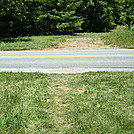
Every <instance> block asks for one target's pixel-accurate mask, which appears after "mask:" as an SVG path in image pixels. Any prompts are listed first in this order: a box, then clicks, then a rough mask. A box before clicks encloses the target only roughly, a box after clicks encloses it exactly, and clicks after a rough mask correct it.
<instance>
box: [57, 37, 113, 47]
mask: <svg viewBox="0 0 134 134" xmlns="http://www.w3.org/2000/svg"><path fill="white" fill-rule="evenodd" d="M57 48H88V49H96V48H105V49H106V48H115V47H113V46H112V45H105V41H103V40H101V39H100V38H86V37H84V38H70V39H66V42H64V43H61V44H60V45H59V46H58V47H57Z"/></svg>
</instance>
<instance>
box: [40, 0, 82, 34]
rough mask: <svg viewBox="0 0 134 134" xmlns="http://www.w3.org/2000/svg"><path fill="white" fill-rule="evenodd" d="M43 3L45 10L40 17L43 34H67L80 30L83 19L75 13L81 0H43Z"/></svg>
mask: <svg viewBox="0 0 134 134" xmlns="http://www.w3.org/2000/svg"><path fill="white" fill-rule="evenodd" d="M43 4H44V8H45V9H44V10H42V11H44V12H42V13H41V14H40V15H39V17H38V26H39V29H40V31H41V32H42V33H43V34H67V33H72V32H75V31H77V30H80V27H81V24H82V19H81V18H80V17H78V16H76V15H75V12H76V9H77V7H78V6H79V4H80V2H79V1H78V2H77V1H76V0H51V1H49V2H44V1H43ZM50 9H51V10H50Z"/></svg>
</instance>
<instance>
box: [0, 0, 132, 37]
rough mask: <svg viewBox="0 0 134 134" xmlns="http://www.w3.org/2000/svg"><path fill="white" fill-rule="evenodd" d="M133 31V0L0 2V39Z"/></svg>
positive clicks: (5, 0)
mask: <svg viewBox="0 0 134 134" xmlns="http://www.w3.org/2000/svg"><path fill="white" fill-rule="evenodd" d="M117 25H127V26H128V28H129V29H133V25H134V1H133V0H1V1H0V37H16V36H30V35H61V34H71V33H74V32H107V31H109V30H111V29H113V28H115V27H116V26H117Z"/></svg>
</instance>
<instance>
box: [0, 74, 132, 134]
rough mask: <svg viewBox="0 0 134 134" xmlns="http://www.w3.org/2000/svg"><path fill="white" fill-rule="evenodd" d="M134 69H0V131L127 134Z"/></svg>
mask: <svg viewBox="0 0 134 134" xmlns="http://www.w3.org/2000/svg"><path fill="white" fill-rule="evenodd" d="M133 124H134V72H117V73H115V72H114V73H110V72H109V73H108V72H97V73H84V74H67V75H65V74H51V75H49V74H41V73H4V72H3V73H0V133H1V134H29V133H30V134H35V133H37V134H64V133H65V134H132V133H134V128H133Z"/></svg>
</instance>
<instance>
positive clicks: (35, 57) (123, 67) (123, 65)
mask: <svg viewBox="0 0 134 134" xmlns="http://www.w3.org/2000/svg"><path fill="white" fill-rule="evenodd" d="M0 71H1V72H2V71H12V72H43V73H83V72H89V71H95V72H96V71H134V49H100V50H99V49H98V50H88V49H84V50H83V49H77V50H53V51H17V52H13V51H11V52H0Z"/></svg>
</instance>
